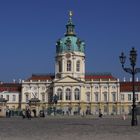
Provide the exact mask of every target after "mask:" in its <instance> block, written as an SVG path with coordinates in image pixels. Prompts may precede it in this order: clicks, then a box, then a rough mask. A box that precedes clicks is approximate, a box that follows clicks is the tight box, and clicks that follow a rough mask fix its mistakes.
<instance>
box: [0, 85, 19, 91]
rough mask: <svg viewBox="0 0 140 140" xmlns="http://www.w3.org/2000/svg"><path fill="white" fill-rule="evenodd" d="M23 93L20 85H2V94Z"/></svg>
mask: <svg viewBox="0 0 140 140" xmlns="http://www.w3.org/2000/svg"><path fill="white" fill-rule="evenodd" d="M4 91H5V92H21V84H20V83H0V92H4Z"/></svg>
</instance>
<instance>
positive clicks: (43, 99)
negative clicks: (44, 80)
mask: <svg viewBox="0 0 140 140" xmlns="http://www.w3.org/2000/svg"><path fill="white" fill-rule="evenodd" d="M41 96H42V102H45V93H44V92H43V93H41Z"/></svg>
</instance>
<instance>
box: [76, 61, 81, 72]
mask: <svg viewBox="0 0 140 140" xmlns="http://www.w3.org/2000/svg"><path fill="white" fill-rule="evenodd" d="M76 71H80V61H79V60H78V61H77V62H76Z"/></svg>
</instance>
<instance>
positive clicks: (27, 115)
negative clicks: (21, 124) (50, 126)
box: [22, 108, 31, 119]
mask: <svg viewBox="0 0 140 140" xmlns="http://www.w3.org/2000/svg"><path fill="white" fill-rule="evenodd" d="M22 118H23V119H24V118H28V119H31V110H30V109H29V108H27V109H26V110H22Z"/></svg>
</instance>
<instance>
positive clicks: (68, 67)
mask: <svg viewBox="0 0 140 140" xmlns="http://www.w3.org/2000/svg"><path fill="white" fill-rule="evenodd" d="M67 71H71V61H70V60H68V61H67Z"/></svg>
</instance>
